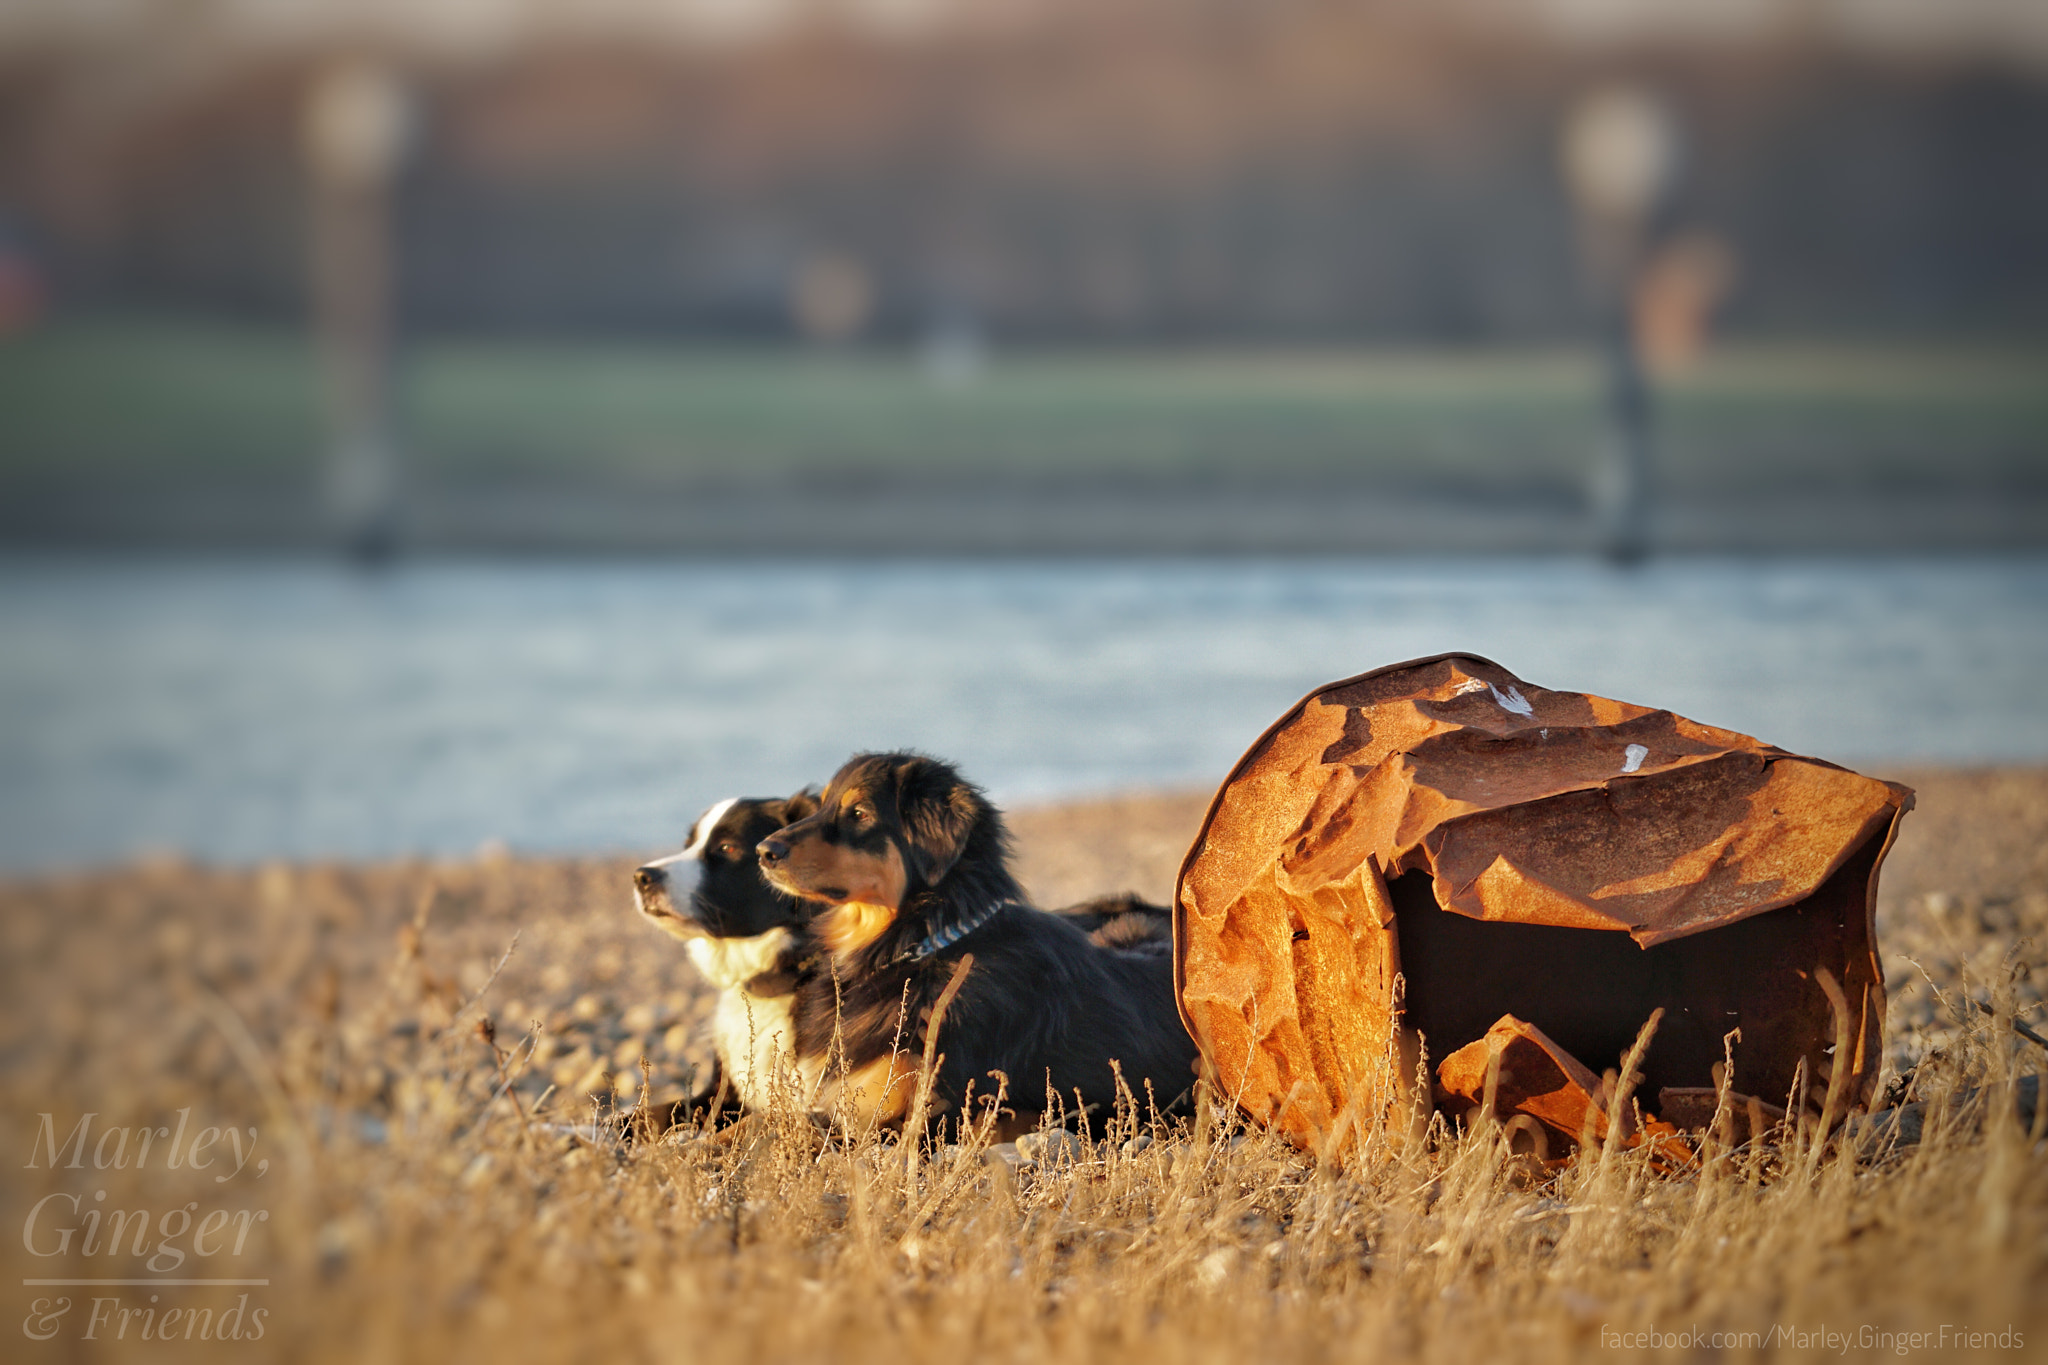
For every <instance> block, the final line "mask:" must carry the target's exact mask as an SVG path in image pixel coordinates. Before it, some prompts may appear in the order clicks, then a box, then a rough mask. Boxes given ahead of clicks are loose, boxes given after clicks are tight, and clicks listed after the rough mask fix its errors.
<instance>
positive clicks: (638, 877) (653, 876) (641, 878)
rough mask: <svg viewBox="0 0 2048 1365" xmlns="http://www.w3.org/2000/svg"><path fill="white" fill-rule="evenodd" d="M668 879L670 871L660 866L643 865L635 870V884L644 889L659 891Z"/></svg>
mask: <svg viewBox="0 0 2048 1365" xmlns="http://www.w3.org/2000/svg"><path fill="white" fill-rule="evenodd" d="M667 880H668V873H666V872H664V871H662V870H661V869H660V868H658V867H643V868H639V869H637V870H635V871H634V873H633V885H635V886H637V887H639V888H640V889H641V890H642V891H657V890H659V889H660V888H661V885H662V883H663V882H666V881H667Z"/></svg>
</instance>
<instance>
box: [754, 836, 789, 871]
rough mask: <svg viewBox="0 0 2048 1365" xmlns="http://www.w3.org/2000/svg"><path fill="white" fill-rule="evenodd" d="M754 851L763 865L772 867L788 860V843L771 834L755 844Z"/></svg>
mask: <svg viewBox="0 0 2048 1365" xmlns="http://www.w3.org/2000/svg"><path fill="white" fill-rule="evenodd" d="M754 852H755V854H756V855H757V856H758V857H759V858H760V859H761V865H762V866H763V867H774V866H775V865H776V864H778V863H783V862H787V861H788V860H789V845H788V844H785V843H784V842H782V840H780V839H778V838H776V837H775V836H773V835H770V836H769V837H768V838H766V839H763V840H762V841H761V842H760V843H759V844H756V845H755V846H754Z"/></svg>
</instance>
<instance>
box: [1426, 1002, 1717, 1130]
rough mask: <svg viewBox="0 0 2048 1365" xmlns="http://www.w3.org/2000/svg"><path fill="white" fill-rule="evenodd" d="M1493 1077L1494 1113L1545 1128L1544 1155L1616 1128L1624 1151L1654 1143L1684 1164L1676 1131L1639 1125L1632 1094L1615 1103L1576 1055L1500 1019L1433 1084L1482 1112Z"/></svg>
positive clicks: (1651, 1123) (1447, 1061) (1536, 1031)
mask: <svg viewBox="0 0 2048 1365" xmlns="http://www.w3.org/2000/svg"><path fill="white" fill-rule="evenodd" d="M1496 1057H1498V1058H1499V1062H1498V1066H1497V1069H1495V1072H1494V1092H1493V1114H1494V1117H1496V1118H1498V1119H1501V1120H1503V1121H1505V1120H1507V1119H1508V1118H1510V1117H1511V1116H1512V1115H1515V1114H1527V1115H1528V1116H1529V1117H1531V1118H1533V1119H1535V1120H1536V1121H1537V1122H1538V1123H1541V1124H1542V1125H1543V1126H1544V1127H1545V1128H1546V1129H1548V1130H1549V1132H1550V1135H1551V1141H1550V1143H1549V1150H1550V1151H1551V1152H1553V1153H1562V1152H1567V1151H1570V1150H1571V1148H1572V1147H1574V1146H1576V1145H1577V1144H1578V1142H1579V1141H1580V1140H1581V1139H1582V1138H1590V1139H1591V1140H1592V1141H1594V1142H1604V1141H1606V1140H1607V1132H1608V1128H1609V1126H1610V1125H1611V1124H1613V1123H1618V1124H1619V1127H1620V1133H1619V1136H1620V1140H1621V1142H1622V1144H1623V1145H1624V1146H1629V1147H1633V1146H1635V1145H1637V1144H1638V1143H1643V1142H1651V1143H1655V1144H1657V1145H1658V1149H1659V1152H1660V1154H1668V1155H1666V1160H1667V1163H1668V1162H1674V1161H1675V1162H1676V1163H1678V1164H1683V1163H1684V1162H1685V1160H1687V1159H1688V1157H1689V1155H1690V1153H1689V1151H1688V1150H1687V1149H1686V1148H1685V1147H1683V1146H1682V1145H1681V1144H1680V1143H1679V1142H1678V1129H1677V1128H1676V1127H1674V1126H1673V1125H1672V1124H1670V1123H1666V1122H1663V1121H1661V1120H1657V1119H1650V1120H1647V1121H1643V1122H1638V1121H1637V1118H1636V1104H1635V1102H1634V1101H1635V1097H1634V1096H1633V1095H1631V1096H1629V1097H1628V1099H1629V1102H1628V1103H1626V1104H1623V1105H1621V1106H1619V1114H1618V1116H1617V1115H1616V1114H1615V1113H1614V1111H1615V1109H1616V1106H1615V1105H1614V1104H1613V1103H1612V1102H1611V1101H1610V1098H1609V1092H1608V1087H1607V1085H1606V1084H1605V1083H1603V1082H1602V1081H1601V1080H1600V1079H1599V1078H1598V1077H1596V1076H1595V1075H1594V1074H1593V1073H1592V1072H1591V1071H1589V1070H1587V1069H1586V1067H1585V1066H1584V1064H1582V1063H1581V1062H1580V1061H1579V1059H1578V1058H1576V1057H1574V1056H1572V1055H1571V1054H1570V1053H1569V1052H1566V1051H1565V1050H1564V1049H1563V1048H1561V1047H1559V1046H1558V1045H1557V1044H1556V1043H1554V1042H1552V1041H1551V1040H1550V1039H1549V1038H1548V1037H1547V1036H1545V1034H1544V1032H1543V1030H1542V1029H1540V1028H1537V1027H1536V1026H1535V1025H1533V1024H1528V1023H1524V1022H1523V1021H1522V1020H1520V1019H1517V1018H1515V1017H1514V1016H1513V1015H1512V1014H1504V1015H1502V1016H1501V1017H1500V1020H1499V1022H1497V1023H1496V1024H1494V1026H1493V1027H1492V1028H1490V1029H1488V1030H1487V1031H1486V1036H1485V1037H1484V1038H1480V1039H1478V1040H1476V1041H1474V1042H1471V1043H1467V1044H1466V1045H1465V1046H1464V1047H1461V1048H1459V1049H1458V1050H1457V1051H1456V1052H1453V1053H1452V1054H1451V1055H1450V1056H1448V1057H1446V1058H1444V1060H1443V1065H1442V1066H1440V1067H1438V1068H1437V1084H1438V1086H1439V1088H1440V1089H1441V1091H1442V1094H1443V1097H1444V1098H1445V1099H1447V1100H1449V1101H1452V1102H1455V1103H1457V1104H1459V1105H1461V1106H1462V1107H1463V1108H1465V1109H1466V1110H1467V1111H1468V1112H1476V1110H1477V1109H1478V1108H1480V1107H1483V1104H1484V1100H1485V1095H1486V1074H1487V1071H1488V1069H1489V1067H1494V1066H1495V1062H1494V1059H1495V1058H1496Z"/></svg>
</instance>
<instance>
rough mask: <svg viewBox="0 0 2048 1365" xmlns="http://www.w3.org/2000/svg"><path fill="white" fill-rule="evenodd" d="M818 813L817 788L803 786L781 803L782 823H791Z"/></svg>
mask: <svg viewBox="0 0 2048 1365" xmlns="http://www.w3.org/2000/svg"><path fill="white" fill-rule="evenodd" d="M817 813H818V789H817V788H816V787H805V788H804V789H803V790H802V791H800V792H798V793H797V794H796V795H795V796H792V797H790V798H789V799H788V800H787V801H784V802H783V803H782V823H783V824H785V825H793V824H795V823H796V822H797V821H799V820H807V819H809V818H810V817H811V816H813V815H816V814H817Z"/></svg>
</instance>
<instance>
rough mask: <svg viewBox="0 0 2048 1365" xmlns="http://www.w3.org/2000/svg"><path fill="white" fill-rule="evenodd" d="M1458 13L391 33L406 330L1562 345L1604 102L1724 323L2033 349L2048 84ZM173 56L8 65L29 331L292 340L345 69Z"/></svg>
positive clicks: (1985, 72)
mask: <svg viewBox="0 0 2048 1365" xmlns="http://www.w3.org/2000/svg"><path fill="white" fill-rule="evenodd" d="M424 8H426V9H429V10H430V9H432V8H433V7H432V6H426V7H424ZM1450 13H1452V14H1456V15H1462V16H1463V17H1462V18H1456V19H1452V18H1434V17H1430V12H1429V11H1426V10H1423V9H1420V8H1417V7H1413V6H1408V5H1401V4H1386V3H1380V4H1355V3H1354V4H1335V3H1323V2H1322V0H1267V2H1266V3H1261V4H1258V5H1256V6H1254V5H1248V4H1237V3H1203V4H1164V3H1151V2H1150V0H1118V2H1117V3H1107V2H1106V0H1105V3H1099V4H1092V5H1085V6H1083V5H1074V6H1060V7H1055V8H1050V9H1047V10H1046V11H1045V12H1044V14H1043V15H1042V16H1041V17H1040V19H1039V20H1038V21H1035V22H1023V21H1018V22H1014V23H1008V24H1003V25H994V26H989V25H980V26H977V25H971V24H958V25H951V26H948V25H938V26H935V27H932V28H930V29H929V30H920V31H918V32H916V33H913V34H909V35H905V34H893V35H891V34H882V35H878V34H877V33H876V32H875V31H873V30H872V29H863V28H859V27H857V26H849V25H844V24H832V23H822V22H821V23H809V24H795V25H790V26H787V27H784V28H781V29H778V30H776V31H775V32H773V33H770V34H768V35H765V36H759V37H756V38H753V39H751V40H749V41H746V42H728V43H715V44H714V43H656V42H649V41H640V40H636V39H634V38H633V37H632V36H631V33H630V32H629V31H628V30H624V29H619V30H607V29H606V28H605V26H604V25H602V24H594V25H592V26H589V27H588V28H585V29H581V30H575V31H573V32H571V33H570V34H568V35H567V36H557V37H555V38H552V39H550V40H549V41H546V42H533V43H523V44H515V45H512V46H510V47H503V48H499V49H496V50H493V51H491V52H489V53H475V52H463V51H455V52H453V53H452V54H451V52H450V51H449V50H447V49H445V48H440V49H437V48H433V47H431V46H425V47H421V48H419V49H417V50H413V49H410V48H408V47H407V45H406V44H405V43H404V42H403V41H400V40H394V39H393V38H392V37H391V36H390V35H389V34H388V33H387V34H386V35H385V36H383V37H381V38H379V39H378V40H377V42H376V43H373V44H370V45H369V46H370V47H371V48H372V49H374V55H377V56H379V57H380V58H382V59H386V60H389V61H392V62H394V63H395V64H396V65H397V66H398V67H399V68H400V69H401V70H402V71H403V72H404V73H405V79H406V81H407V84H408V86H409V89H410V90H411V93H412V109H413V117H412V133H411V138H410V150H409V153H408V156H407V158H406V161H405V166H404V170H403V172H402V176H401V179H400V181H399V183H398V188H397V193H396V198H395V202H394V210H393V211H394V215H395V223H394V228H395V233H396V241H397V244H398V247H399V250H398V272H399V280H400V286H399V288H398V291H397V293H398V307H399V315H400V318H401V321H402V325H403V326H404V328H405V329H406V330H408V331H413V332H416V333H420V332H426V333H440V334H448V333H461V332H480V331H516V332H526V333H565V332H579V333H613V334H622V333H641V334H647V333H655V334H662V335H669V336H677V337H692V336H695V337H711V338H733V339H742V338H757V337H758V338H774V337H781V336H788V335H791V334H792V333H793V332H796V331H800V330H802V329H803V328H804V327H805V326H806V325H809V326H810V327H811V328H812V329H813V330H819V329H823V330H825V331H829V332H835V333H846V334H853V335H860V336H864V337H870V338H878V339H892V338H917V337H927V338H928V337H931V336H933V335H935V334H940V333H947V332H949V331H958V330H963V329H964V330H966V331H970V332H972V333H973V334H975V335H981V334H987V335H990V336H993V337H997V338H1001V339H1003V340H1004V341H1006V342H1007V341H1012V340H1024V341H1047V342H1068V341H1095V340H1143V341H1179V340H1248V341H1320V340H1386V339H1398V340H1404V341H1418V342H1429V343H1436V342H1455V343H1462V342H1468V341H1473V342H1526V341H1532V340H1535V341H1541V340H1548V339H1555V338H1563V337H1571V336H1578V335H1583V333H1584V331H1585V327H1586V322H1587V305H1586V302H1585V297H1584V291H1583V289H1582V287H1581V282H1580V274H1579V271H1578V269H1577V260H1576V254H1575V253H1576V242H1575V237H1574V227H1573V217H1572V212H1571V205H1570V203H1569V202H1568V198H1567V195H1566V191H1565V189H1564V187H1563V185H1562V184H1561V182H1560V178H1559V175H1558V171H1557V129H1558V126H1559V123H1560V120H1561V118H1562V117H1563V115H1564V111H1565V110H1566V109H1567V108H1568V107H1569V106H1570V103H1571V101H1572V100H1573V99H1574V98H1575V97H1576V96H1577V95H1578V94H1579V93H1581V92H1582V91H1583V90H1584V89H1586V88H1587V87H1588V86H1589V85H1591V84H1594V83H1596V82H1598V81H1600V80H1603V79H1608V78H1612V77H1615V76H1625V77H1627V78H1628V79H1630V80H1632V81H1635V82H1638V83H1641V84H1644V85H1647V86H1648V87H1650V88H1652V89H1654V90H1655V91H1657V92H1658V93H1659V94H1660V96H1661V97H1662V98H1663V99H1664V100H1665V101H1666V102H1667V103H1668V105H1669V107H1670V109H1671V112H1672V114H1673V116H1674V118H1675V121H1676V126H1677V128H1678V131H1679V135H1680V141H1681V162H1680V167H1679V173H1678V176H1677V178H1676V181H1675V186H1674V189H1673V191H1672V193H1671V194H1670V195H1669V196H1668V198H1667V199H1666V201H1665V202H1664V203H1663V204H1662V205H1661V207H1660V208H1659V211H1658V215H1657V223H1656V228H1657V231H1658V233H1659V235H1660V236H1662V237H1664V238H1666V239H1676V238H1679V237H1685V236H1690V237H1693V238H1700V237H1705V238H1708V239H1711V240H1712V241H1713V242H1714V243H1715V244H1716V248H1717V250H1721V251H1723V252H1725V253H1726V256H1727V259H1728V260H1729V261H1731V262H1732V265H1733V272H1732V278H1733V280H1734V282H1735V283H1734V288H1733V290H1732V292H1730V294H1729V295H1728V299H1727V304H1726V308H1725V310H1724V313H1723V322H1724V324H1725V326H1726V327H1728V328H1730V329H1734V330H1737V331H1740V332H1743V333H1746V334H1750V335H1788V334H1801V335H1809V336H1810V335H1814V334H1817V333H1821V334H1830V335H1844V334H1858V333H1865V332H1873V331H1875V332H1918V333H1923V334H1924V333H1927V332H1930V331H1932V332H1939V333H1953V332H1957V331H1973V332H1984V331H2004V332H2010V331H2015V330H2017V331H2023V332H2038V331H2039V329H2040V328H2041V327H2042V325H2043V324H2044V323H2048V250H2044V249H2043V246H2042V244H2043V243H2044V242H2048V175H2044V174H2043V168H2044V166H2048V156H2044V152H2048V82H2044V81H2043V80H2042V79H2041V78H2040V74H2039V72H2038V71H2036V70H2031V69H2029V68H2028V67H2027V66H2026V65H2025V64H2024V63H2021V62H2018V61H2014V62H2004V61H2001V60H2000V59H1999V58H1998V56H1997V54H1995V53H1983V52H1979V53H1977V54H1975V55H1972V54H1970V53H1966V52H1963V53H1959V52H1946V53H1923V52H1916V51H1912V50H1898V49H1884V50H1879V49H1867V48H1855V47H1852V46H1844V45H1843V44H1840V43H1836V42H1831V41H1828V40H1827V39H1826V36H1825V35H1824V34H1822V33H1820V32H1819V31H1817V30H1816V31H1814V32H1811V33H1807V32H1803V31H1802V30H1800V29H1798V28H1797V27H1796V26H1795V27H1794V28H1792V29H1789V30H1787V29H1782V28H1781V29H1773V30H1770V31H1769V32H1768V33H1766V34H1763V35H1761V36H1759V37H1757V38H1755V39H1754V40H1748V41H1721V42H1715V43H1710V44H1701V43H1698V42H1663V43H1659V42H1655V41H1647V40H1646V41H1644V42H1639V43H1634V44H1631V45H1627V46H1626V47H1624V48H1616V47H1614V46H1611V45H1610V46H1603V47H1585V46H1574V45H1572V44H1568V43H1564V42H1561V41H1549V40H1546V39H1545V38H1544V37H1543V36H1542V35H1541V34H1540V33H1538V32H1536V31H1534V30H1532V29H1530V28H1528V27H1527V26H1516V27H1513V28H1503V27H1501V26H1500V25H1498V24H1488V23H1484V22H1479V21H1478V20H1477V19H1475V18H1474V17H1473V12H1472V11H1470V10H1469V9H1463V10H1455V11H1450ZM167 33H168V34H169V36H167V37H166V38H165V39H164V43H163V51H161V52H160V53H152V52H151V51H150V50H149V47H150V44H151V43H152V42H154V41H156V40H155V39H152V38H151V36H150V34H149V33H148V32H143V33H139V34H138V35H134V37H133V41H132V42H130V43H129V44H128V46H127V47H117V48H115V49H112V51H113V52H114V54H115V55H114V56H111V57H110V56H109V55H108V51H109V50H108V49H104V48H98V47H80V46H78V45H70V46H67V45H64V44H55V45H50V44H45V45H40V46H37V45H26V46H22V47H20V48H18V49H17V50H16V51H14V52H13V53H12V54H11V55H9V56H7V57H6V58H5V59H4V61H0V232H4V233H6V234H7V236H8V238H9V239H10V240H11V242H12V244H13V246H14V249H15V250H16V251H17V252H18V253H25V255H26V257H27V258H28V259H29V260H30V261H32V262H33V263H34V266H35V269H36V270H37V271H39V272H40V274H41V276H42V277H43V279H44V281H45V282H46V287H47V291H48V293H49V294H50V296H51V297H52V298H53V299H54V300H55V302H56V304H57V306H58V307H59V308H86V309H92V310H108V309H112V310H118V311H133V310H138V309H146V310H175V311H180V312H190V311H194V310H199V311H206V312H211V313H215V314H229V315H237V316H243V317H247V318H251V319H262V320H275V321H289V320H295V319H297V318H299V317H301V316H303V312H304V308H305V296H306V267H305V247H304V243H305V239H306V225H305V221H304V220H305V215H306V212H307V208H306V204H307V194H306V176H305V172H304V169H303V166H302V158H301V155H300V148H301V140H302V139H301V122H302V119H301V109H302V105H303V101H304V97H305V91H306V87H307V84H308V81H309V79H310V78H311V75H312V73H313V72H314V71H315V70H316V69H317V67H318V66H319V64H320V63H321V62H322V61H325V60H328V59H329V58H330V57H331V56H332V55H333V54H334V52H335V51H337V50H340V49H343V48H346V47H348V46H349V45H348V44H346V43H341V42H339V41H337V42H334V43H324V42H323V43H311V42H309V43H300V44H296V45H292V44H284V45H277V44H273V45H267V46H265V45H252V46H248V47H246V48H234V47H232V46H231V45H230V46H228V47H224V48H221V49H219V50H214V49H208V48H205V47H204V46H203V45H201V44H197V43H193V42H187V43H185V44H183V45H182V46H181V45H180V44H179V42H177V41H176V40H175V38H176V35H175V32H174V31H169V30H167ZM0 245H4V244H0ZM807 291H808V292H807ZM806 299H808V300H810V301H809V302H808V303H806V302H805V300H806Z"/></svg>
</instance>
